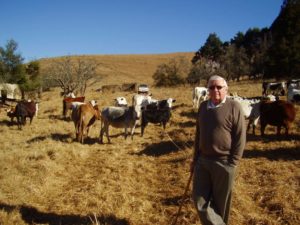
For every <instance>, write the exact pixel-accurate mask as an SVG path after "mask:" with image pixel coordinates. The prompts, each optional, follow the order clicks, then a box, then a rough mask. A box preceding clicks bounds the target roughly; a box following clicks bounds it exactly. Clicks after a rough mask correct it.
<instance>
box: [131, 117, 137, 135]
mask: <svg viewBox="0 0 300 225" xmlns="http://www.w3.org/2000/svg"><path fill="white" fill-rule="evenodd" d="M137 123H138V120H136V121H135V122H134V124H133V126H132V128H131V140H133V134H134V131H135V127H136V125H137Z"/></svg>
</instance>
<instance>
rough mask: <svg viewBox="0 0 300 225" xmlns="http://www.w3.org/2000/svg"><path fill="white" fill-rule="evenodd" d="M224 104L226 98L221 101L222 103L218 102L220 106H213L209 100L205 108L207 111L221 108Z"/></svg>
mask: <svg viewBox="0 0 300 225" xmlns="http://www.w3.org/2000/svg"><path fill="white" fill-rule="evenodd" d="M225 102H226V97H225V98H224V99H223V100H222V102H220V104H218V105H215V104H214V103H213V102H212V101H211V100H208V103H207V108H208V109H215V108H219V107H221V106H222V105H224V103H225Z"/></svg>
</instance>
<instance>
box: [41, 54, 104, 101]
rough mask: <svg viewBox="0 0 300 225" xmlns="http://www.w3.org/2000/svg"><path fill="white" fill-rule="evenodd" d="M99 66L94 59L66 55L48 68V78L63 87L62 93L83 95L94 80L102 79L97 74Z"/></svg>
mask: <svg viewBox="0 0 300 225" xmlns="http://www.w3.org/2000/svg"><path fill="white" fill-rule="evenodd" d="M98 66H99V64H98V63H96V62H95V61H94V60H90V59H88V60H87V59H84V58H78V59H74V58H73V59H72V58H71V57H70V56H66V57H63V58H60V59H57V60H56V61H54V62H53V63H52V64H51V65H50V66H49V67H48V69H47V72H46V73H47V76H46V77H47V79H48V80H50V81H52V82H54V83H56V85H58V86H59V87H60V88H61V89H62V95H66V94H68V93H70V92H78V93H80V94H81V95H82V96H83V95H84V94H85V91H86V89H87V87H88V86H90V85H91V84H92V82H95V81H98V80H100V79H101V76H97V73H96V69H97V67H98Z"/></svg>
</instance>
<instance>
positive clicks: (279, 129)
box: [277, 125, 281, 136]
mask: <svg viewBox="0 0 300 225" xmlns="http://www.w3.org/2000/svg"><path fill="white" fill-rule="evenodd" d="M280 131H281V126H280V125H279V126H277V136H280Z"/></svg>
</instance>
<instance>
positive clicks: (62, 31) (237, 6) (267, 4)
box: [0, 0, 283, 61]
mask: <svg viewBox="0 0 300 225" xmlns="http://www.w3.org/2000/svg"><path fill="white" fill-rule="evenodd" d="M282 1H283V0H0V46H1V47H4V46H5V44H6V43H7V41H8V40H10V39H13V40H15V41H16V42H17V43H18V53H21V55H22V56H23V57H24V58H25V61H31V60H36V59H39V58H48V57H57V56H63V55H90V54H101V55H102V54H152V53H153V54H156V53H172V52H195V51H197V50H198V49H199V48H200V47H201V46H202V45H203V44H204V43H205V41H206V39H207V37H208V35H209V34H210V33H216V34H217V36H218V37H219V38H220V39H221V40H222V41H230V39H231V38H233V37H234V36H235V35H236V34H237V32H239V31H241V32H243V33H245V32H246V31H247V30H248V29H249V28H254V27H257V28H264V27H270V25H271V24H272V22H273V21H274V20H275V18H276V17H277V16H278V14H279V12H280V7H281V5H282Z"/></svg>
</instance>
